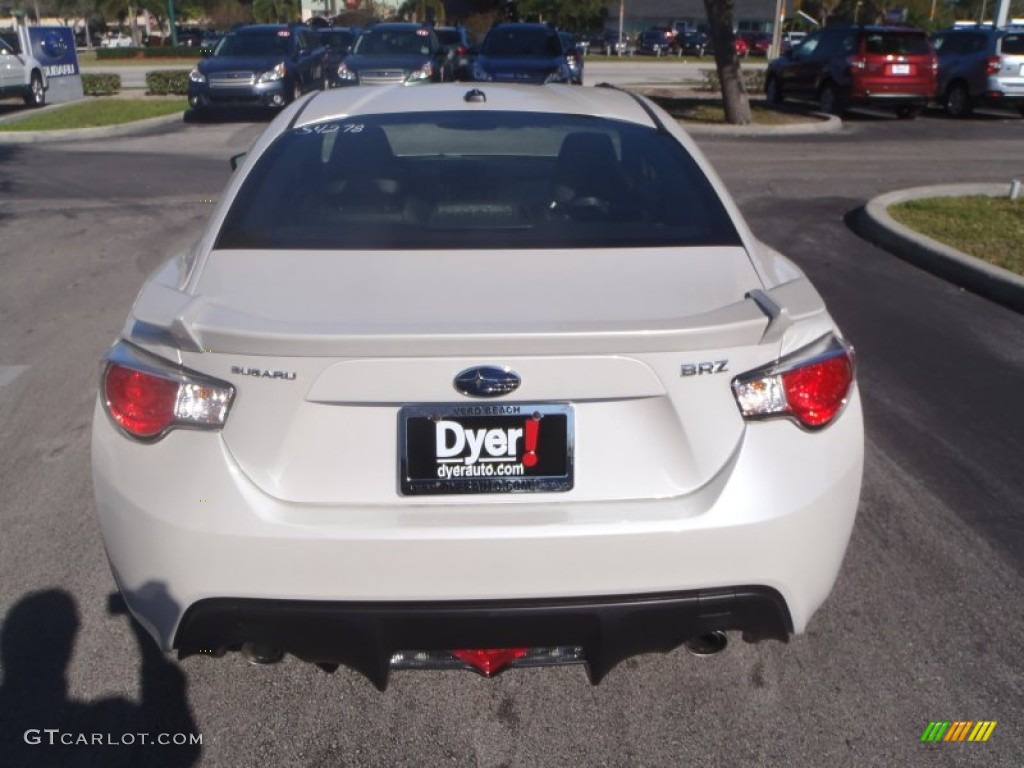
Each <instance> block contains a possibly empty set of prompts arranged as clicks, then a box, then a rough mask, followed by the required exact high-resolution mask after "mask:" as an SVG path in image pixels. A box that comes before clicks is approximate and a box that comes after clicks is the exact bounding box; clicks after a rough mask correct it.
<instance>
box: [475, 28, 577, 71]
mask: <svg viewBox="0 0 1024 768" xmlns="http://www.w3.org/2000/svg"><path fill="white" fill-rule="evenodd" d="M473 79H474V80H478V81H481V82H489V81H492V80H493V81H499V82H513V83H568V82H571V81H572V71H571V70H570V68H569V61H568V59H567V58H566V51H565V49H564V48H563V47H562V40H561V38H560V37H559V36H558V32H557V30H555V28H554V27H551V26H549V25H547V24H527V23H521V22H512V23H507V24H498V25H496V26H494V27H491V29H490V30H489V31H488V32H487V36H486V37H485V38H484V42H483V44H481V46H480V54H479V55H478V56H477V58H476V61H475V62H474V64H473Z"/></svg>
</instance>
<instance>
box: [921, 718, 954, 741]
mask: <svg viewBox="0 0 1024 768" xmlns="http://www.w3.org/2000/svg"><path fill="white" fill-rule="evenodd" d="M947 728H949V721H948V720H946V721H942V720H938V721H936V720H932V721H931V722H930V723H928V727H927V728H925V729H924V733H922V734H921V741H941V740H942V737H943V736H944V735H945V733H946V729H947Z"/></svg>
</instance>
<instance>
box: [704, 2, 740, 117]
mask: <svg viewBox="0 0 1024 768" xmlns="http://www.w3.org/2000/svg"><path fill="white" fill-rule="evenodd" d="M733 5H734V0H704V10H705V12H706V13H707V16H708V25H709V26H710V27H711V44H712V46H714V49H715V67H716V68H717V69H718V81H719V82H720V83H721V84H722V104H723V106H724V107H725V121H726V122H727V123H732V124H733V125H747V124H749V123H750V122H751V117H750V101H749V100H748V99H747V91H746V89H745V88H744V87H743V79H742V78H741V77H740V61H739V58H738V57H737V56H736V35H735V34H734V33H733V31H732V25H733V15H734V13H733Z"/></svg>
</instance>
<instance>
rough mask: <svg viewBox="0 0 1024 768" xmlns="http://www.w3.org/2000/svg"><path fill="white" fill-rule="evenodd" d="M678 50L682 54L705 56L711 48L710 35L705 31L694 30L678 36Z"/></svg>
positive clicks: (676, 44) (676, 45) (676, 46)
mask: <svg viewBox="0 0 1024 768" xmlns="http://www.w3.org/2000/svg"><path fill="white" fill-rule="evenodd" d="M675 48H676V52H677V53H679V55H681V56H696V57H698V58H700V57H702V56H704V55H705V54H706V53H708V52H709V51H710V50H711V44H710V42H709V41H708V36H707V34H705V33H704V32H700V31H698V30H693V31H691V32H687V33H686V34H684V35H681V36H677V37H676V43H675Z"/></svg>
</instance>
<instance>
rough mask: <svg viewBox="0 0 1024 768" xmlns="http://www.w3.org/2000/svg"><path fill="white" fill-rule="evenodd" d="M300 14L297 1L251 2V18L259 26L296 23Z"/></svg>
mask: <svg viewBox="0 0 1024 768" xmlns="http://www.w3.org/2000/svg"><path fill="white" fill-rule="evenodd" d="M300 13H301V9H300V8H299V0H253V3H252V17H253V19H254V20H255V21H257V22H259V23H261V24H275V23H276V24H284V23H287V22H290V21H296V20H298V18H299V15H300Z"/></svg>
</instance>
